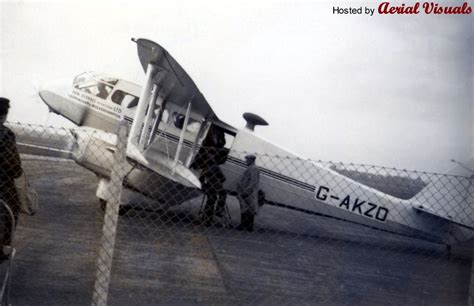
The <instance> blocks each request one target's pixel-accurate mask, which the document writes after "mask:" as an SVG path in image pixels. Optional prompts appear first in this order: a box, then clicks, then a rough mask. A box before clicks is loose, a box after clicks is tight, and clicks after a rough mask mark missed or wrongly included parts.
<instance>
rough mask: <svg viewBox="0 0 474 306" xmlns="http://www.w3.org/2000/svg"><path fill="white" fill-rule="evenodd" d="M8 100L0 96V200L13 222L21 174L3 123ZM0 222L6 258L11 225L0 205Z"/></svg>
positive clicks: (13, 144)
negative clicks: (18, 179)
mask: <svg viewBox="0 0 474 306" xmlns="http://www.w3.org/2000/svg"><path fill="white" fill-rule="evenodd" d="M9 108H10V101H9V100H8V99H6V98H0V200H2V201H4V202H5V203H6V204H7V205H8V206H9V207H10V209H11V211H12V212H13V216H14V218H15V224H16V221H17V220H18V213H19V212H20V200H19V198H18V194H17V191H16V188H15V181H14V179H15V178H18V177H20V176H21V174H22V172H23V171H22V168H21V161H20V156H19V154H18V150H17V148H16V140H15V134H13V132H12V131H11V130H10V129H9V128H7V127H6V126H5V125H4V123H5V121H6V119H7V115H8V109H9ZM0 222H1V225H2V229H3V231H2V232H1V233H0V243H1V245H0V260H4V259H6V258H8V256H7V255H5V254H4V253H3V248H2V247H3V246H5V245H11V238H12V234H13V233H12V231H13V225H12V222H11V217H10V215H9V213H8V212H7V211H6V209H5V208H4V207H3V205H2V206H0Z"/></svg>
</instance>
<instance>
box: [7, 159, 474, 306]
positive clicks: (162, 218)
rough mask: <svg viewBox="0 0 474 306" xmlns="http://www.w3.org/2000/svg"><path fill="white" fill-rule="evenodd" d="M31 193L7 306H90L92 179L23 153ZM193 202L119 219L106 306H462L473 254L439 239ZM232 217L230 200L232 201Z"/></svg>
mask: <svg viewBox="0 0 474 306" xmlns="http://www.w3.org/2000/svg"><path fill="white" fill-rule="evenodd" d="M23 165H24V168H25V169H26V172H27V174H28V177H29V178H30V182H31V184H32V185H33V186H34V187H35V188H36V190H37V192H38V194H39V199H40V201H39V207H40V209H39V211H38V213H37V214H36V215H35V216H26V215H20V221H19V224H18V227H17V231H16V237H15V242H14V246H15V248H16V250H17V254H16V257H15V261H14V269H13V278H12V291H11V302H12V304H13V305H89V304H91V299H92V294H93V290H94V282H95V276H96V261H97V254H98V250H99V247H100V239H101V235H102V233H101V231H102V220H103V212H102V211H101V210H100V208H99V205H98V200H97V199H96V197H95V190H96V187H97V182H98V180H97V178H96V177H95V175H94V174H92V173H91V172H89V171H87V170H85V169H83V168H81V167H79V166H77V165H76V164H75V163H73V162H69V161H58V160H48V159H44V160H35V159H24V160H23ZM200 205H201V200H200V199H195V200H193V201H190V202H188V203H185V204H182V205H180V206H178V207H175V208H172V209H169V210H159V209H157V210H149V209H140V208H136V209H131V210H129V211H128V212H127V213H126V214H125V215H123V216H121V217H120V219H119V224H118V233H117V241H116V248H115V250H114V260H113V266H112V278H111V283H110V291H109V296H108V303H109V304H110V305H130V304H140V305H152V304H153V305H157V304H166V305H170V304H171V305H173V304H180V305H182V304H185V305H209V304H218V305H222V304H229V305H243V304H245V305H247V304H258V305H274V304H277V305H281V304H292V305H301V304H302V305H463V306H465V305H467V300H468V294H469V285H470V277H471V262H472V259H471V258H470V257H469V256H465V255H452V254H451V255H450V254H449V253H448V252H446V250H445V249H444V247H443V246H440V245H437V244H433V243H430V242H426V241H420V240H417V239H410V238H406V237H400V236H396V235H392V234H388V233H383V232H378V231H374V230H372V229H369V228H362V227H359V226H357V225H354V224H341V223H340V222H338V221H336V220H329V219H327V218H323V217H317V216H309V215H304V214H302V213H299V212H293V211H288V210H285V209H284V208H278V207H272V206H268V207H267V206H264V207H263V208H262V210H261V212H260V214H259V217H258V219H257V221H256V222H257V223H256V224H257V230H256V231H254V232H241V231H237V230H235V229H231V228H226V227H204V226H202V225H201V224H200V223H199V222H198V221H199V216H198V212H199V210H200ZM228 206H229V211H230V216H231V221H230V223H231V225H233V226H235V225H237V224H238V221H239V211H238V205H237V203H236V201H235V199H233V198H230V199H229V204H228Z"/></svg>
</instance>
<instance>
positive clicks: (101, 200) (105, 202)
mask: <svg viewBox="0 0 474 306" xmlns="http://www.w3.org/2000/svg"><path fill="white" fill-rule="evenodd" d="M99 205H100V210H102V211H103V212H105V209H106V208H107V201H106V200H103V199H99Z"/></svg>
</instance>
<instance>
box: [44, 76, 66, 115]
mask: <svg viewBox="0 0 474 306" xmlns="http://www.w3.org/2000/svg"><path fill="white" fill-rule="evenodd" d="M70 89H71V85H70V82H66V81H65V80H58V81H56V82H53V83H50V84H47V85H45V86H42V87H41V88H40V90H39V92H38V95H39V96H40V98H41V100H42V101H43V102H44V103H45V104H46V105H48V108H49V110H50V111H52V112H54V113H60V112H61V109H62V108H63V107H64V105H65V103H67V94H68V91H69V90H70Z"/></svg>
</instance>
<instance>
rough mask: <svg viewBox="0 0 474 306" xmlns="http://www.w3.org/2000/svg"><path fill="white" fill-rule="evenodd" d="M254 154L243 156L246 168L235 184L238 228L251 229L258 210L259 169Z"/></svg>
mask: <svg viewBox="0 0 474 306" xmlns="http://www.w3.org/2000/svg"><path fill="white" fill-rule="evenodd" d="M255 159H256V157H255V155H247V156H245V163H246V164H247V169H246V170H245V172H244V174H243V175H242V177H241V178H240V181H239V183H238V184H237V197H238V199H239V203H240V225H239V226H238V227H237V229H239V230H247V231H253V227H254V219H255V215H256V214H257V212H258V183H259V181H260V170H259V169H258V167H257V165H256V164H255Z"/></svg>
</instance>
